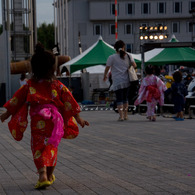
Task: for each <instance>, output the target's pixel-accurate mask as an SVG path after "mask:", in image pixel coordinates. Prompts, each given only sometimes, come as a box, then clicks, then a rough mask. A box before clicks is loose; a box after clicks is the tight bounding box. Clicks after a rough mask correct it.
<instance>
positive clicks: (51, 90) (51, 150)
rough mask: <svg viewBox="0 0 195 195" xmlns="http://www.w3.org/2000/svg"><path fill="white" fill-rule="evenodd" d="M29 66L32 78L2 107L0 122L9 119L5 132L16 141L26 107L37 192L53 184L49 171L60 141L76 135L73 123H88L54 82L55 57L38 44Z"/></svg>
mask: <svg viewBox="0 0 195 195" xmlns="http://www.w3.org/2000/svg"><path fill="white" fill-rule="evenodd" d="M31 66H32V74H33V75H32V78H31V79H29V80H28V82H27V84H25V85H23V86H22V87H21V88H20V89H19V90H18V91H17V92H16V93H15V94H14V96H13V98H11V99H10V100H9V101H8V102H6V103H5V105H4V107H5V108H6V109H7V111H6V112H5V113H4V114H2V115H1V121H2V122H3V121H4V120H6V119H7V118H8V117H9V116H10V115H12V118H11V120H10V122H9V123H8V126H9V130H10V132H11V134H12V136H13V137H14V139H16V140H17V141H20V140H21V139H22V137H23V133H24V131H25V129H26V127H27V123H28V121H27V115H28V106H29V107H30V116H31V149H32V154H33V159H34V163H35V165H36V168H37V170H38V173H39V180H38V182H37V184H36V185H35V188H36V189H41V188H45V187H47V186H50V185H51V184H52V183H53V182H54V180H55V176H54V174H53V171H54V168H55V166H56V162H57V152H58V144H59V142H60V140H61V138H66V139H72V138H75V137H76V136H77V135H78V133H79V131H78V126H77V123H79V124H80V125H81V127H84V126H85V125H87V126H88V125H89V123H88V122H87V121H85V120H83V119H82V118H81V117H80V116H79V112H80V107H79V105H78V104H77V102H76V100H75V99H74V98H73V96H72V94H71V93H70V91H69V90H68V89H67V88H66V87H65V86H64V85H63V84H62V83H61V82H60V81H58V80H57V79H56V78H55V76H54V72H55V56H54V55H53V54H52V53H50V52H48V51H45V50H44V48H43V47H42V45H41V44H37V46H36V50H35V54H34V55H33V56H32V59H31ZM75 119H76V120H75Z"/></svg>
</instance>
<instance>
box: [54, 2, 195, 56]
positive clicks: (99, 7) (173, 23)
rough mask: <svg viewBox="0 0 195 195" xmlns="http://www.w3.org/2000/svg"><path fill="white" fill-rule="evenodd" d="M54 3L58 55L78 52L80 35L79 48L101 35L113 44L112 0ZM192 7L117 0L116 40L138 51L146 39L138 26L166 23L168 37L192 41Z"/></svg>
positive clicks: (89, 44)
mask: <svg viewBox="0 0 195 195" xmlns="http://www.w3.org/2000/svg"><path fill="white" fill-rule="evenodd" d="M54 5H55V25H56V27H57V28H56V29H57V30H56V33H55V34H56V36H55V39H56V40H55V41H56V43H57V42H58V43H59V46H60V51H61V54H63V55H65V54H66V55H67V54H68V55H70V56H71V57H72V58H73V57H75V56H77V55H78V54H79V46H78V45H79V44H78V42H79V36H78V35H79V34H80V40H81V46H82V50H85V49H87V48H88V47H90V46H91V45H92V44H93V43H94V42H96V41H97V40H98V37H99V36H100V35H101V36H102V38H103V40H104V41H106V42H107V43H109V44H111V45H114V43H115V41H116V39H115V0H65V1H61V0H54ZM194 7H195V1H192V0H149V1H146V0H118V1H117V23H118V39H121V40H123V41H124V42H125V43H126V46H127V51H129V52H132V53H140V45H141V44H143V43H144V42H145V41H144V40H142V41H141V40H140V30H139V27H140V26H158V25H166V26H167V32H168V34H169V38H170V37H171V35H172V34H174V35H175V36H176V38H177V39H178V40H179V41H181V42H183V41H192V40H193V39H194V35H193V32H194V29H193V28H194V25H193V23H194V22H193V20H194V18H193V11H192V12H190V10H192V9H193V8H194ZM169 38H168V39H166V40H161V41H168V40H169ZM147 41H149V40H147ZM156 41H159V40H156Z"/></svg>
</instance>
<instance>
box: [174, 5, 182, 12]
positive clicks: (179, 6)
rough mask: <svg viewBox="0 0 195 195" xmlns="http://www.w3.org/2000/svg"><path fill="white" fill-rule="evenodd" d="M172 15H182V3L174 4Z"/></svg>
mask: <svg viewBox="0 0 195 195" xmlns="http://www.w3.org/2000/svg"><path fill="white" fill-rule="evenodd" d="M173 7H174V10H173V12H174V13H182V2H174V6H173Z"/></svg>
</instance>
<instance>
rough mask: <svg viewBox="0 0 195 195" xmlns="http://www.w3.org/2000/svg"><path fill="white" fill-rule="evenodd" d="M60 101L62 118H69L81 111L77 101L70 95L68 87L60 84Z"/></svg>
mask: <svg viewBox="0 0 195 195" xmlns="http://www.w3.org/2000/svg"><path fill="white" fill-rule="evenodd" d="M61 101H62V103H63V108H62V110H63V118H64V119H66V120H69V119H70V118H71V117H72V116H75V115H76V114H77V113H79V112H80V111H81V109H80V106H79V105H78V103H77V101H76V100H75V99H74V97H73V96H72V94H71V92H70V91H69V89H68V88H67V87H66V86H65V85H63V84H62V88H61Z"/></svg>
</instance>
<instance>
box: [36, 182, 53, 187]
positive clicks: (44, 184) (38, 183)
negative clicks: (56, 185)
mask: <svg viewBox="0 0 195 195" xmlns="http://www.w3.org/2000/svg"><path fill="white" fill-rule="evenodd" d="M50 185H51V182H50V181H43V182H40V181H37V184H36V185H35V189H45V188H46V187H48V186H50Z"/></svg>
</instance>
